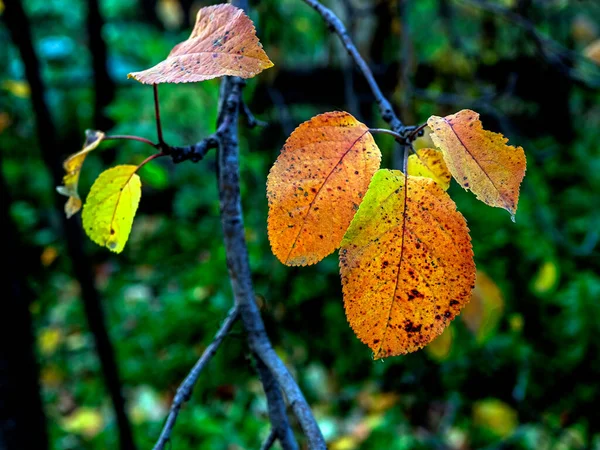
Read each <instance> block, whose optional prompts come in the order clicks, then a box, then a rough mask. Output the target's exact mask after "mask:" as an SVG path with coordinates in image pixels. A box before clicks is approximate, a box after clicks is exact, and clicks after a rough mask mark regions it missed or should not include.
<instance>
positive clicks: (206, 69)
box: [128, 4, 273, 84]
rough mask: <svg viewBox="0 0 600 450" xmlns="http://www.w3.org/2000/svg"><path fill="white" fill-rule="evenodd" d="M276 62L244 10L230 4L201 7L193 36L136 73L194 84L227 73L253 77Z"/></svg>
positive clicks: (145, 79)
mask: <svg viewBox="0 0 600 450" xmlns="http://www.w3.org/2000/svg"><path fill="white" fill-rule="evenodd" d="M272 66H273V63H272V62H271V61H270V60H269V57H268V56H267V54H266V53H265V52H264V50H263V49H262V45H261V44H260V42H259V40H258V38H257V37H256V30H255V29H254V24H253V23H252V21H251V20H250V18H249V17H248V16H247V15H246V14H244V12H243V11H242V10H241V9H239V8H236V7H235V6H232V5H229V4H223V5H215V6H208V7H205V8H202V9H200V11H198V15H197V16H196V25H195V26H194V29H193V31H192V34H191V35H190V37H189V38H188V39H187V40H186V41H183V42H181V43H179V44H177V45H176V46H175V47H174V48H173V50H171V53H169V56H168V57H167V59H165V60H164V61H161V62H160V63H158V64H157V65H156V66H154V67H152V68H150V69H147V70H144V71H142V72H133V73H130V74H129V75H128V78H129V77H131V78H134V79H136V80H137V81H139V82H141V83H145V84H159V83H192V82H197V81H204V80H210V79H212V78H217V77H222V76H225V75H229V76H238V77H242V78H252V77H254V76H255V75H257V74H258V73H260V72H262V71H263V70H264V69H268V68H269V67H272Z"/></svg>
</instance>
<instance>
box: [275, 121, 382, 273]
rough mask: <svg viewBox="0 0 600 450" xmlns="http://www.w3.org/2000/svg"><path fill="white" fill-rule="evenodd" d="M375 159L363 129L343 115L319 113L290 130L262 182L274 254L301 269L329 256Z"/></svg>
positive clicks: (366, 183) (368, 135)
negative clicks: (265, 194) (265, 189)
mask: <svg viewBox="0 0 600 450" xmlns="http://www.w3.org/2000/svg"><path fill="white" fill-rule="evenodd" d="M380 161H381V152H380V151H379V148H378V147H377V145H376V144H375V141H374V140H373V136H371V133H369V129H368V128H367V127H366V126H365V125H364V124H362V123H360V122H359V121H358V120H356V119H355V118H354V117H352V116H351V115H350V114H348V113H346V112H329V113H325V114H321V115H318V116H315V117H313V118H312V119H310V120H309V121H307V122H304V123H303V124H302V125H300V126H299V127H298V128H296V130H295V131H294V132H293V133H292V134H291V136H290V137H289V138H288V140H287V141H286V143H285V145H284V146H283V149H282V150H281V154H280V155H279V157H278V158H277V161H276V162H275V164H274V165H273V168H272V169H271V172H270V173H269V177H268V180H267V197H268V199H269V240H270V242H271V248H272V249H273V253H274V254H275V256H277V258H279V260H280V261H281V262H283V263H284V264H287V265H289V266H304V265H307V264H315V263H317V262H318V261H320V260H321V259H323V258H324V257H325V256H327V255H329V254H330V253H331V252H333V251H334V250H335V249H336V248H337V247H338V246H339V245H340V242H341V240H342V238H343V236H344V233H345V232H346V229H347V228H348V225H350V221H351V220H352V217H353V216H354V214H355V213H356V210H357V209H358V205H359V204H360V202H361V200H362V197H363V195H364V194H365V192H366V191H367V188H368V186H369V181H370V180H371V177H372V176H373V174H374V173H375V171H376V170H377V169H378V168H379V163H380Z"/></svg>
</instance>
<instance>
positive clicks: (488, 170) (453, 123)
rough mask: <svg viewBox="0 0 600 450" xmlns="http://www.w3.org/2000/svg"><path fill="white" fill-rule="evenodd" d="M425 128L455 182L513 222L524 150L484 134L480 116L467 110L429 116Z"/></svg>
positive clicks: (521, 175)
mask: <svg viewBox="0 0 600 450" xmlns="http://www.w3.org/2000/svg"><path fill="white" fill-rule="evenodd" d="M427 124H428V125H429V127H430V128H431V129H432V133H431V138H432V139H433V142H434V143H435V145H436V146H437V147H439V148H440V149H441V150H442V152H443V153H444V159H445V160H446V164H447V166H448V169H450V173H452V176H453V177H454V179H455V180H456V181H457V182H458V183H459V184H460V185H461V186H462V187H463V188H465V189H467V190H471V191H473V193H474V194H475V195H476V196H477V198H478V199H479V200H481V201H482V202H484V203H486V204H488V205H490V206H496V207H500V208H504V209H506V210H507V211H508V212H510V214H511V216H512V219H513V220H514V217H515V213H516V212H517V203H518V201H519V187H520V185H521V181H522V180H523V177H524V176H525V166H526V161H525V152H524V151H523V148H522V147H513V146H511V145H506V143H507V142H508V139H506V138H505V137H504V136H502V135H501V134H499V133H493V132H491V131H487V130H484V129H483V126H482V125H481V121H480V120H479V114H478V113H476V112H475V111H471V110H469V109H464V110H462V111H459V112H457V113H456V114H452V115H450V116H446V117H437V116H431V117H430V118H429V120H428V121H427Z"/></svg>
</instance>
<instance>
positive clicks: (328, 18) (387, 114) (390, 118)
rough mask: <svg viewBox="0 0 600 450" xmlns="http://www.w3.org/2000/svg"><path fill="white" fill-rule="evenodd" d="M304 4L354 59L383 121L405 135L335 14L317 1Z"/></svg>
mask: <svg viewBox="0 0 600 450" xmlns="http://www.w3.org/2000/svg"><path fill="white" fill-rule="evenodd" d="M304 2H305V3H306V4H308V5H309V6H311V7H312V8H314V9H315V11H317V12H318V13H319V14H320V15H321V17H322V18H323V20H324V21H325V22H326V23H327V25H328V26H329V29H330V30H331V31H333V32H335V33H336V34H337V35H338V36H339V38H340V39H341V41H342V44H343V45H344V47H345V48H346V51H347V52H348V53H349V54H350V56H351V57H352V59H354V62H355V63H356V65H357V66H358V68H359V69H360V71H361V72H362V74H363V76H364V77H365V79H366V80H367V83H368V84H369V87H370V88H371V91H372V92H373V95H374V96H375V101H376V102H377V106H378V107H379V111H380V113H381V117H382V118H383V120H385V121H386V122H387V123H388V124H389V125H390V126H391V127H392V130H393V131H395V132H396V133H398V134H401V135H405V134H406V133H407V129H408V127H406V126H405V125H404V124H403V123H402V121H401V120H400V118H399V117H398V116H397V115H396V113H395V112H394V109H393V107H392V104H391V103H390V102H389V100H388V99H387V98H386V97H385V96H384V95H383V93H382V92H381V89H380V88H379V85H378V84H377V81H375V77H374V76H373V72H371V69H370V68H369V66H368V65H367V63H366V62H365V60H364V59H363V57H362V56H361V55H360V53H359V52H358V50H357V49H356V46H355V45H354V43H353V42H352V39H351V38H350V35H349V34H348V31H347V30H346V27H345V26H344V24H343V23H342V21H341V20H340V19H339V17H338V16H336V15H335V13H334V12H333V11H331V10H330V9H329V8H327V7H325V6H323V5H322V4H321V3H319V2H318V1H317V0H304Z"/></svg>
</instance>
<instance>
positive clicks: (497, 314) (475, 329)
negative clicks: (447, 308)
mask: <svg viewBox="0 0 600 450" xmlns="http://www.w3.org/2000/svg"><path fill="white" fill-rule="evenodd" d="M503 311H504V298H503V297H502V292H501V291H500V288H499V287H498V286H497V285H496V283H494V281H493V280H492V279H491V278H490V277H489V276H487V275H486V274H485V273H484V272H482V271H477V279H476V280H475V289H474V290H473V295H472V297H471V301H470V302H469V304H468V305H467V306H465V309H464V310H463V312H462V314H461V318H462V320H463V322H464V323H465V325H466V326H467V328H468V329H469V330H470V331H471V332H472V333H473V334H474V335H475V337H476V340H477V342H479V343H483V342H485V341H486V340H487V339H488V338H489V337H490V336H491V335H492V333H493V332H494V331H495V329H496V327H497V326H498V323H499V322H500V319H501V317H502V313H503Z"/></svg>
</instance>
